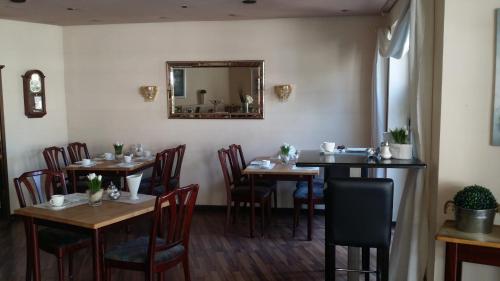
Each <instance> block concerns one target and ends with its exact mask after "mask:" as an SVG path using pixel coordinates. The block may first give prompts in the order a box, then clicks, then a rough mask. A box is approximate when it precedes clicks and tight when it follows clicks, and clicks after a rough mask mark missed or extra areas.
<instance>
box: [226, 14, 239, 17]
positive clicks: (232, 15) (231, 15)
mask: <svg viewBox="0 0 500 281" xmlns="http://www.w3.org/2000/svg"><path fill="white" fill-rule="evenodd" d="M228 16H230V17H237V16H238V15H235V14H229V15H228Z"/></svg>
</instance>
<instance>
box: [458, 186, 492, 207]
mask: <svg viewBox="0 0 500 281" xmlns="http://www.w3.org/2000/svg"><path fill="white" fill-rule="evenodd" d="M453 201H454V203H455V206H458V207H461V208H464V209H472V210H485V209H495V208H496V207H497V201H496V199H495V196H493V194H492V193H491V191H490V190H489V189H487V188H485V187H483V186H479V185H472V186H467V187H465V188H464V189H462V190H460V191H459V192H457V194H456V195H455V197H454V198H453Z"/></svg>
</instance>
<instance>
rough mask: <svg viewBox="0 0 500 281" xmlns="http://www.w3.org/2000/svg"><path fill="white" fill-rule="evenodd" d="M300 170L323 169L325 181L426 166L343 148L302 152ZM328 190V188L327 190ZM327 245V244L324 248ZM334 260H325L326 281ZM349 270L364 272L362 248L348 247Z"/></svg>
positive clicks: (351, 274) (354, 276) (355, 277)
mask: <svg viewBox="0 0 500 281" xmlns="http://www.w3.org/2000/svg"><path fill="white" fill-rule="evenodd" d="M296 166H297V167H323V168H324V169H325V182H327V181H328V180H329V179H331V178H339V177H351V169H352V168H359V169H360V170H361V177H362V178H367V177H368V176H369V170H370V169H376V168H382V169H417V170H422V169H425V168H426V167H427V165H426V164H425V163H424V162H422V161H421V160H419V159H415V158H412V159H381V158H378V157H371V156H370V155H369V153H368V149H364V148H359V149H344V150H334V151H333V152H326V151H323V150H321V149H317V150H302V151H300V153H299V157H298V159H297V162H296ZM326 188H328V186H327V187H326ZM325 208H327V209H328V208H329V206H328V204H326V205H325ZM325 231H326V233H325V236H328V235H329V233H328V228H326V230H325ZM325 246H326V245H325ZM331 262H332V261H330V260H325V274H326V278H325V279H326V280H330V279H331V276H329V275H330V272H329V270H326V266H327V265H328V264H330V263H331ZM348 267H349V268H350V269H361V249H360V248H357V247H349V248H348ZM358 278H359V273H357V272H349V273H348V280H349V281H353V280H358Z"/></svg>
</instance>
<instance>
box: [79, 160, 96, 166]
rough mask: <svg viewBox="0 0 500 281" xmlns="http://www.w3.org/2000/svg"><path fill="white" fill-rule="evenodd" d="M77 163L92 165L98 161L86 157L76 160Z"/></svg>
mask: <svg viewBox="0 0 500 281" xmlns="http://www.w3.org/2000/svg"><path fill="white" fill-rule="evenodd" d="M76 164H79V165H80V166H82V167H92V166H94V165H95V164H96V162H95V161H92V160H90V159H87V158H85V159H82V161H78V162H76Z"/></svg>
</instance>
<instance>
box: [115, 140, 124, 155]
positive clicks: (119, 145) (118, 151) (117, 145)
mask: <svg viewBox="0 0 500 281" xmlns="http://www.w3.org/2000/svg"><path fill="white" fill-rule="evenodd" d="M113 147H114V149H115V156H116V158H118V157H120V156H122V153H123V143H121V142H119V141H117V142H116V143H114V144H113Z"/></svg>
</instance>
